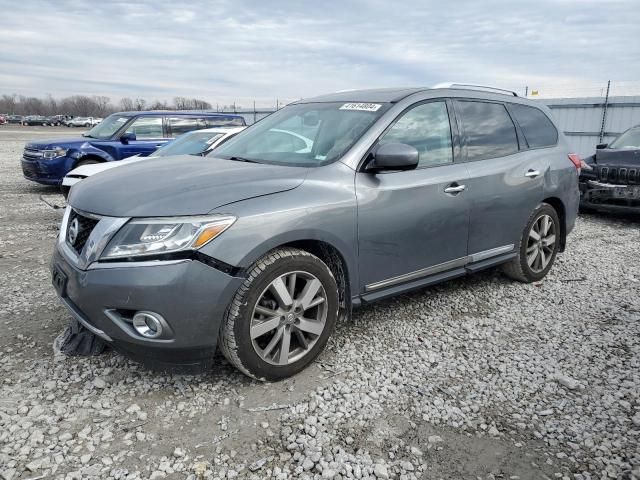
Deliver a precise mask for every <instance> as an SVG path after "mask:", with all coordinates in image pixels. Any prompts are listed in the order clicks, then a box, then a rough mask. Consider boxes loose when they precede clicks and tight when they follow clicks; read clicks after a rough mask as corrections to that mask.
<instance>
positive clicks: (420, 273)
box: [364, 244, 514, 292]
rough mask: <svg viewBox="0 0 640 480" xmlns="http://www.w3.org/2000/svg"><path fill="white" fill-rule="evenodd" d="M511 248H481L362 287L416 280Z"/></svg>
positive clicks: (484, 258)
mask: <svg viewBox="0 0 640 480" xmlns="http://www.w3.org/2000/svg"><path fill="white" fill-rule="evenodd" d="M513 249H514V244H509V245H503V246H501V247H496V248H491V249H489V250H483V251H481V252H477V253H473V254H471V255H467V256H466V257H460V258H456V259H454V260H449V261H448V262H444V263H439V264H437V265H433V266H431V267H427V268H422V269H420V270H416V271H414V272H409V273H405V274H403V275H398V276H396V277H391V278H388V279H386V280H381V281H379V282H375V283H370V284H369V285H366V286H365V287H364V288H365V291H366V292H370V291H372V290H379V289H381V288H384V287H390V286H393V285H397V284H399V283H405V282H409V281H411V280H418V279H420V278H424V277H428V276H430V275H435V274H436V273H442V272H445V271H447V270H452V269H454V268H458V267H463V266H465V265H468V264H469V263H475V262H480V261H482V260H486V259H488V258H493V257H496V256H498V255H502V254H505V253H509V252H511V251H513Z"/></svg>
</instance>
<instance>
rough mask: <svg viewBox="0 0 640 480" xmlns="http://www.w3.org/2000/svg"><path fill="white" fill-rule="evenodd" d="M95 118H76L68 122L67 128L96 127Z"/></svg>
mask: <svg viewBox="0 0 640 480" xmlns="http://www.w3.org/2000/svg"><path fill="white" fill-rule="evenodd" d="M94 125H95V123H94V121H93V117H76V118H72V119H71V120H69V121H68V122H67V127H85V128H89V127H92V126H94Z"/></svg>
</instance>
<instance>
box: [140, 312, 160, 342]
mask: <svg viewBox="0 0 640 480" xmlns="http://www.w3.org/2000/svg"><path fill="white" fill-rule="evenodd" d="M161 319H162V317H161V316H160V315H158V314H157V313H153V312H136V314H135V315H134V316H133V328H135V330H136V332H138V333H139V334H140V335H142V336H143V337H145V338H158V337H159V336H160V335H162V320H161Z"/></svg>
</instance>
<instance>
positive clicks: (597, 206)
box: [580, 180, 640, 213]
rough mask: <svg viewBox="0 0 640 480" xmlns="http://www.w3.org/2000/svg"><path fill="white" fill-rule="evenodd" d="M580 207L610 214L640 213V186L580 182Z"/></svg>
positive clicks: (591, 181) (592, 181) (590, 181)
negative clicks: (609, 212)
mask: <svg viewBox="0 0 640 480" xmlns="http://www.w3.org/2000/svg"><path fill="white" fill-rule="evenodd" d="M580 207H582V208H590V209H594V210H606V211H611V212H623V213H624V212H633V213H640V185H617V184H611V183H604V182H600V181H597V180H583V181H580Z"/></svg>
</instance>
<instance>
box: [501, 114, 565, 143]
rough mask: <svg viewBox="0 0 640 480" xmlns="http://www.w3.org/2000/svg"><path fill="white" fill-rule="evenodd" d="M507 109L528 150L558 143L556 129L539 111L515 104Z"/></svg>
mask: <svg viewBox="0 0 640 480" xmlns="http://www.w3.org/2000/svg"><path fill="white" fill-rule="evenodd" d="M509 108H510V110H511V112H512V113H513V116H514V117H515V119H516V122H518V125H520V128H521V129H522V133H524V137H525V139H526V140H527V143H528V144H529V148H540V147H550V146H553V145H555V144H556V143H558V131H557V130H556V127H554V126H553V123H551V120H549V117H547V116H546V115H545V114H544V113H543V112H542V111H541V110H538V109H537V108H535V107H529V106H527V105H517V104H511V105H510V107H509Z"/></svg>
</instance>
